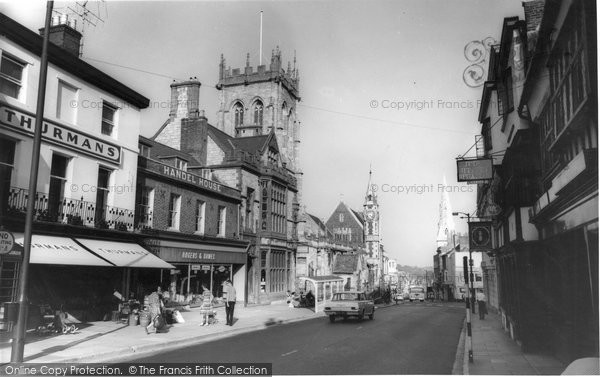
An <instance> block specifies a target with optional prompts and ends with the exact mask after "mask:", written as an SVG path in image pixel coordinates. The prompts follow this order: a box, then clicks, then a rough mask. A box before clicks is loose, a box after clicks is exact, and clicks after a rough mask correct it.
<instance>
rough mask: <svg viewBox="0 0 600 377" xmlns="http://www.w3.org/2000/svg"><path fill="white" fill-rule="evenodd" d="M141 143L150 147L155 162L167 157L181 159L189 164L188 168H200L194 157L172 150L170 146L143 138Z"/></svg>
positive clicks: (151, 156) (141, 137)
mask: <svg viewBox="0 0 600 377" xmlns="http://www.w3.org/2000/svg"><path fill="white" fill-rule="evenodd" d="M139 140H140V142H142V143H143V144H147V145H149V146H150V158H152V159H154V160H160V159H161V158H165V157H179V158H181V159H182V160H185V161H187V162H188V166H200V162H198V161H197V160H196V159H195V158H194V157H192V155H190V154H188V153H185V152H182V151H180V150H178V149H175V148H171V147H169V146H168V145H164V144H161V143H159V142H157V141H154V140H152V139H149V138H147V137H144V136H141V135H140V137H139Z"/></svg>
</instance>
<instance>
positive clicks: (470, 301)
mask: <svg viewBox="0 0 600 377" xmlns="http://www.w3.org/2000/svg"><path fill="white" fill-rule="evenodd" d="M458 215H465V216H467V224H469V223H470V222H471V215H470V214H468V213H465V212H452V216H458ZM461 218H463V219H464V217H461ZM470 239H471V235H470V234H469V241H470ZM469 243H470V242H469ZM465 277H466V276H465ZM468 280H469V281H470V282H471V284H470V289H469V282H466V283H467V300H465V301H466V304H465V305H466V311H467V347H468V350H469V362H471V363H472V362H473V337H472V336H473V334H472V331H471V313H475V305H474V300H473V297H471V296H473V295H474V292H475V289H474V287H473V254H472V251H471V245H469V279H468ZM469 304H470V305H471V311H469Z"/></svg>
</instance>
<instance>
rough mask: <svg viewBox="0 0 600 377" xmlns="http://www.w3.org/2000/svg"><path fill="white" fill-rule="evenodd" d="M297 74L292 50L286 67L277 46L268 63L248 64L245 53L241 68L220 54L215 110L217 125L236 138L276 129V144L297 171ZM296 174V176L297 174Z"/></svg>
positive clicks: (298, 81) (289, 165)
mask: <svg viewBox="0 0 600 377" xmlns="http://www.w3.org/2000/svg"><path fill="white" fill-rule="evenodd" d="M299 83H300V75H299V70H298V68H297V67H296V56H295V53H294V62H293V66H292V64H291V63H290V62H288V64H287V70H286V69H285V68H284V67H283V65H282V61H281V51H279V47H277V49H275V50H274V51H272V52H271V62H270V64H269V65H265V64H263V65H259V66H257V67H256V70H255V69H254V67H252V66H251V65H250V54H247V55H246V66H245V67H244V68H243V69H240V68H236V69H233V70H232V69H231V68H230V67H226V63H225V58H224V57H223V55H221V62H220V63H219V82H218V84H217V89H218V90H219V91H220V94H221V101H220V102H221V104H220V109H219V111H218V112H217V128H219V129H220V130H221V131H223V132H225V133H227V134H228V135H230V136H233V137H236V138H238V137H239V138H242V137H251V136H258V135H267V134H269V133H271V132H274V133H275V136H276V138H277V144H278V145H279V149H280V152H281V156H282V158H283V162H284V163H285V165H286V168H287V169H288V170H289V171H290V172H292V173H294V174H299V171H298V147H299V146H298V144H299V143H300V139H299V133H298V131H299V125H300V122H299V120H298V117H297V114H296V108H297V104H298V102H299V101H300V94H299ZM298 178H299V177H298Z"/></svg>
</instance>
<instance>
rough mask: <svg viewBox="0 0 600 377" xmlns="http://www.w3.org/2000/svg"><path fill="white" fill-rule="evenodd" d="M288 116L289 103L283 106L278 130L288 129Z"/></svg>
mask: <svg viewBox="0 0 600 377" xmlns="http://www.w3.org/2000/svg"><path fill="white" fill-rule="evenodd" d="M287 116H288V109H287V103H285V102H284V103H283V105H281V123H280V124H279V126H278V128H279V129H280V130H283V129H284V127H287Z"/></svg>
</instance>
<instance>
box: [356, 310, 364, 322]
mask: <svg viewBox="0 0 600 377" xmlns="http://www.w3.org/2000/svg"><path fill="white" fill-rule="evenodd" d="M364 318H365V311H364V310H363V311H362V312H361V313H360V314H359V315H358V320H359V321H362V320H363V319H364Z"/></svg>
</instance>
